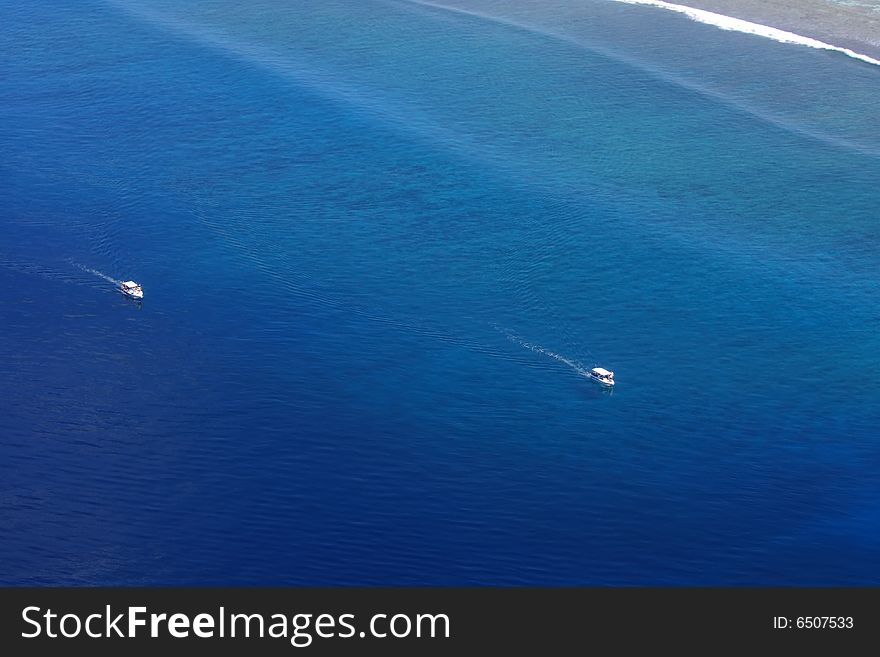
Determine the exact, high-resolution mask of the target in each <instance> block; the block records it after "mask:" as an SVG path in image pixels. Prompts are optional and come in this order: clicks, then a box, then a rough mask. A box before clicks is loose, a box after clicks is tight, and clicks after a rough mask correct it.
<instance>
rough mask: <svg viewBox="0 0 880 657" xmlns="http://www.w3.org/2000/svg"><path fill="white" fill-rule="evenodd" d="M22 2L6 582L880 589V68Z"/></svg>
mask: <svg viewBox="0 0 880 657" xmlns="http://www.w3.org/2000/svg"><path fill="white" fill-rule="evenodd" d="M0 11H2V15H3V17H4V19H3V20H2V21H0V50H2V51H3V52H4V53H7V55H8V56H7V57H3V58H2V59H0V149H2V153H3V157H2V158H0V356H2V357H0V399H2V400H3V401H2V410H3V412H2V413H0V437H2V439H0V526H2V527H3V528H4V531H3V536H2V538H0V582H4V583H15V584H116V583H129V584H137V583H146V584H190V583H201V584H599V585H620V584H777V583H779V584H854V583H873V584H876V583H878V572H880V558H878V554H880V529H878V528H880V490H878V478H877V472H878V469H880V444H878V438H880V356H878V354H880V338H878V336H880V333H878V323H880V283H878V272H880V251H878V247H880V215H878V207H880V192H878V189H880V133H878V130H877V122H876V98H877V94H878V89H880V67H876V66H871V65H870V64H867V63H864V62H859V61H856V60H853V59H851V58H848V57H845V56H843V55H841V54H840V53H834V52H827V51H821V50H815V49H810V48H806V47H800V46H793V45H786V44H781V43H776V42H773V41H771V40H769V39H763V38H760V37H756V36H753V35H746V34H739V33H732V32H724V31H721V30H718V29H716V28H714V27H712V26H709V25H702V24H698V23H694V22H692V21H689V20H687V18H685V17H683V16H680V15H676V14H673V13H671V12H662V11H657V10H654V9H652V8H648V7H638V6H631V5H626V4H622V3H614V2H605V1H599V0H595V1H586V0H585V1H580V2H573V1H571V0H552V1H551V2H546V3H533V2H529V3H527V2H521V1H519V0H511V1H510V2H500V1H495V2H493V1H491V0H482V1H480V0H472V1H468V0H458V2H457V4H455V5H452V4H450V5H431V4H425V3H414V2H396V1H387V2H380V1H378V0H370V1H369V2H355V1H354V0H351V1H344V0H333V1H327V0H324V1H320V2H319V1H318V0H304V1H302V2H297V3H285V2H279V1H273V0H256V1H254V2H250V3H239V2H232V0H212V1H210V2H179V1H171V0H163V1H160V0H151V1H149V2H133V1H129V0H118V1H116V0H115V1H112V2H96V1H92V0H85V1H83V2H78V3H67V2H41V3H20V2H11V1H9V0H0ZM695 53H698V54H699V56H695ZM123 278H124V279H128V278H134V279H135V280H137V281H138V282H140V283H141V284H142V285H143V287H144V291H145V299H144V302H143V304H142V305H140V306H138V305H135V304H134V303H132V302H129V301H128V300H127V299H125V298H123V297H122V296H121V295H120V294H119V293H118V292H116V291H115V290H114V284H113V282H112V281H115V280H119V279H123ZM594 365H604V366H605V367H608V368H610V369H613V370H614V371H615V372H616V377H617V379H618V385H617V386H616V387H615V388H614V389H613V391H611V390H606V389H603V388H600V387H599V386H597V385H596V384H594V383H592V382H590V381H588V380H587V379H586V378H584V377H583V375H582V374H583V371H584V369H585V368H589V367H592V366H594Z"/></svg>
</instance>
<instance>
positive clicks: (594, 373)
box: [588, 367, 614, 386]
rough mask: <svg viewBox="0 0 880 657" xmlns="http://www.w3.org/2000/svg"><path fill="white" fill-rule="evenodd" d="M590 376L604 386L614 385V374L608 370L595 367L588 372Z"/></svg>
mask: <svg viewBox="0 0 880 657" xmlns="http://www.w3.org/2000/svg"><path fill="white" fill-rule="evenodd" d="M588 374H589V375H590V378H591V379H595V380H596V381H598V382H599V383H601V384H602V385H606V386H613V385H614V372H612V371H611V370H606V369H605V368H604V367H594V368H593V369H591V370H590V371H589V372H588Z"/></svg>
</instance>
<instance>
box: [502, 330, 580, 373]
mask: <svg viewBox="0 0 880 657" xmlns="http://www.w3.org/2000/svg"><path fill="white" fill-rule="evenodd" d="M495 329H496V330H497V331H499V332H500V333H502V334H503V335H504V336H506V337H507V339H508V340H510V341H511V342H513V343H515V344H518V345H519V346H521V347H524V348H526V349H528V350H530V351H533V352H535V353H536V354H541V355H542V356H547V357H548V358H552V359H553V360H555V361H557V362H560V363H562V364H563V365H566V366H568V367H569V368H571V369H572V370H574V372H575V373H576V374H579V375H580V376H589V375H590V374H589V371H588V369H587V368H586V367H584V365H583V363H581V362H579V361H577V360H574V359H571V358H568V357H566V356H563V355H562V354H558V353H556V352H555V351H550V350H549V349H545V348H544V347H542V346H540V345H537V344H533V343H531V342H527V341H525V340H523V339H522V338H521V337H519V336H518V335H516V333H514V332H513V331H510V330H508V329H505V328H502V327H500V326H496V327H495Z"/></svg>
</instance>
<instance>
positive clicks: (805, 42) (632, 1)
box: [614, 0, 880, 66]
mask: <svg viewBox="0 0 880 657" xmlns="http://www.w3.org/2000/svg"><path fill="white" fill-rule="evenodd" d="M614 1H615V2H623V3H625V4H628V5H647V6H651V7H659V8H660V9H666V10H668V11H674V12H677V13H679V14H684V15H685V16H687V17H688V18H690V19H691V20H693V21H696V22H698V23H705V24H707V25H714V26H715V27H718V28H720V29H722V30H728V31H731V32H744V33H745V34H754V35H756V36H761V37H765V38H767V39H773V40H774V41H779V42H780V43H789V44H795V45H800V46H807V47H809V48H817V49H819V50H833V51H835V52H839V53H843V54H844V55H846V56H847V57H852V58H853V59H858V60H860V61H863V62H866V63H868V64H873V65H875V66H880V60H877V59H874V58H873V57H868V56H867V55H863V54H861V53H858V52H855V51H854V50H850V49H849V48H841V47H840V46H835V45H832V44H830V43H825V42H824V41H819V40H818V39H811V38H810V37H805V36H802V35H800V34H795V33H793V32H786V31H785V30H780V29H778V28H775V27H770V26H769V25H761V24H760V23H752V22H749V21H746V20H743V19H741V18H734V17H732V16H725V15H724V14H716V13H714V12H711V11H706V10H705V9H695V8H694V7H688V6H686V5H676V4H673V3H671V2H663V0H614Z"/></svg>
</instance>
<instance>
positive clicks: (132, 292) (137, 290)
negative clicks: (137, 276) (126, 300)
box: [119, 281, 144, 300]
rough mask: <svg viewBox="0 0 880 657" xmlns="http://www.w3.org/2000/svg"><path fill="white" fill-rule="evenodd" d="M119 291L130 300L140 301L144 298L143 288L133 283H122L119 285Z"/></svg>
mask: <svg viewBox="0 0 880 657" xmlns="http://www.w3.org/2000/svg"><path fill="white" fill-rule="evenodd" d="M119 289H120V290H122V293H123V294H124V295H125V296H127V297H131V298H132V299H138V300H140V299H143V298H144V290H143V288H142V287H141V286H140V285H138V284H137V283H135V282H134V281H122V282H121V283H120V284H119Z"/></svg>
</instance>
